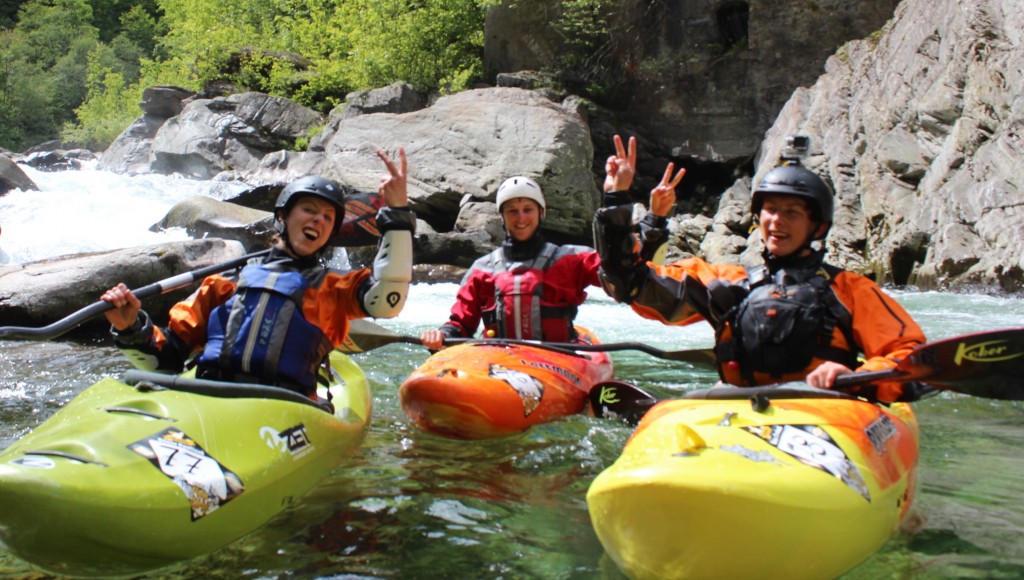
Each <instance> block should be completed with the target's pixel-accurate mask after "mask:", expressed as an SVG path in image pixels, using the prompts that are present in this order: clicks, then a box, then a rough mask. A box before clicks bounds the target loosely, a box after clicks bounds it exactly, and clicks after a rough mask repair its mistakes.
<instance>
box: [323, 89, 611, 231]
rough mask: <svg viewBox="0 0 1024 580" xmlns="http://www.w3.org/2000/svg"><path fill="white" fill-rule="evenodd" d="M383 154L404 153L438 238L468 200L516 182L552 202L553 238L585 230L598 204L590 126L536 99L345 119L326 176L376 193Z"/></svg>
mask: <svg viewBox="0 0 1024 580" xmlns="http://www.w3.org/2000/svg"><path fill="white" fill-rule="evenodd" d="M378 147H380V148H383V149H385V150H387V151H389V152H391V153H392V155H394V152H395V151H396V150H397V149H398V148H399V147H404V148H405V151H406V154H407V155H408V158H409V167H410V169H409V173H410V181H409V195H410V201H411V203H412V205H413V207H414V209H415V210H416V211H417V213H418V214H419V215H420V217H421V218H423V219H425V220H427V221H428V222H431V223H432V224H434V225H435V228H436V229H438V231H450V230H452V229H453V227H454V220H455V219H456V218H457V217H458V216H459V213H460V205H462V203H461V202H462V200H463V197H464V196H466V195H469V196H471V197H472V198H473V199H474V200H475V201H492V202H493V201H494V199H495V195H496V193H497V189H498V186H499V185H500V184H501V182H502V181H504V180H505V179H506V178H508V177H511V176H513V175H526V176H530V177H533V178H534V179H536V180H537V183H538V184H539V185H540V186H541V188H542V189H543V190H544V194H545V196H546V198H547V205H548V211H547V216H546V217H545V220H544V227H545V228H546V229H548V230H551V231H554V232H559V233H562V234H566V235H570V236H580V235H583V234H584V233H586V232H589V230H590V221H591V218H592V217H593V215H594V211H595V210H596V209H597V207H598V204H599V202H600V196H599V192H598V189H597V185H596V184H595V183H594V176H593V174H592V173H591V170H590V168H591V163H592V160H593V155H594V151H593V144H592V143H591V139H590V131H589V128H588V127H587V123H586V120H585V119H584V118H583V117H581V116H580V115H579V114H578V113H577V112H576V110H575V109H572V108H568V107H563V106H561V105H560V104H558V103H555V102H552V101H550V100H548V99H547V98H545V97H544V96H542V95H540V94H539V93H536V92H534V91H529V90H523V89H515V88H489V89H477V90H471V91H464V92H461V93H456V94H453V95H449V96H446V97H442V98H440V99H438V100H437V102H435V103H434V104H433V105H432V106H431V107H428V108H426V109H422V110H419V111H414V112H411V113H405V114H401V115H397V114H390V113H377V114H363V115H359V116H356V117H352V118H349V119H344V120H342V121H341V122H340V123H339V124H338V128H337V133H336V134H335V136H334V137H333V138H332V139H331V140H330V141H329V142H328V143H327V144H325V148H324V149H325V155H324V166H323V169H322V171H321V173H322V174H325V175H327V176H329V177H334V178H336V179H338V180H339V181H342V182H345V183H347V184H349V185H352V186H354V187H356V188H357V189H369V188H371V187H373V188H375V185H372V184H376V183H378V182H379V179H380V175H381V174H382V169H383V167H382V165H381V163H380V160H379V159H377V157H376V156H375V155H374V154H373V151H374V150H375V149H376V148H378Z"/></svg>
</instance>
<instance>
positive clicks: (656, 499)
mask: <svg viewBox="0 0 1024 580" xmlns="http://www.w3.org/2000/svg"><path fill="white" fill-rule="evenodd" d="M691 395H692V396H694V397H704V398H683V399H676V400H671V401H664V402H661V403H659V404H657V405H656V406H654V407H653V408H652V409H651V410H650V411H649V412H647V414H646V415H645V416H644V418H643V420H642V421H641V422H640V424H639V425H638V426H637V429H636V431H635V432H634V433H633V435H632V437H631V438H630V440H629V441H628V442H627V444H626V446H625V448H624V450H623V452H622V454H621V456H620V457H619V458H618V460H616V462H615V463H614V464H613V465H612V466H610V467H609V468H608V469H606V470H605V471H604V472H602V473H601V474H600V475H599V476H598V477H597V478H596V479H595V480H594V482H593V483H592V485H591V486H590V489H589V491H588V493H587V504H588V507H589V510H590V517H591V521H592V522H593V525H594V529H595V531H596V533H597V536H598V538H599V539H600V540H601V543H602V545H603V546H604V548H605V551H606V552H607V553H608V554H609V556H610V557H611V559H612V560H614V562H615V564H616V565H617V566H618V567H619V568H620V569H621V570H622V571H623V572H624V573H625V574H626V575H627V576H629V577H630V578H633V579H645V578H652V579H654V578H657V579H669V578H765V577H774V578H787V579H795V578H819V579H820V578H834V577H836V576H839V575H840V574H843V573H844V572H846V571H848V570H850V569H851V568H853V567H854V566H856V565H857V564H858V563H860V562H861V561H863V560H864V559H866V558H867V557H869V556H870V555H871V554H873V553H874V552H875V551H877V550H878V549H879V548H880V547H881V546H882V545H883V544H884V543H885V542H886V541H887V540H888V539H889V537H890V536H891V535H892V533H893V532H894V531H895V530H896V529H897V527H898V526H899V524H900V522H901V521H902V519H903V518H904V517H905V516H906V514H907V512H908V510H909V508H910V505H911V503H912V501H913V499H914V494H915V487H916V481H915V480H916V473H917V463H918V428H917V420H916V418H915V416H914V414H913V411H912V410H911V408H910V406H909V405H907V404H905V403H897V404H893V405H891V406H889V407H883V406H879V405H874V404H870V403H867V402H864V401H861V400H855V399H851V398H846V397H844V396H842V395H841V394H839V393H836V392H834V391H822V390H818V389H810V388H809V387H804V388H798V387H792V388H774V390H772V391H767V390H765V389H760V388H757V389H751V388H745V389H738V388H735V387H715V388H714V389H707V390H704V391H698V392H696V393H693V394H691ZM811 396H818V397H823V396H824V397H830V398H807V397H811Z"/></svg>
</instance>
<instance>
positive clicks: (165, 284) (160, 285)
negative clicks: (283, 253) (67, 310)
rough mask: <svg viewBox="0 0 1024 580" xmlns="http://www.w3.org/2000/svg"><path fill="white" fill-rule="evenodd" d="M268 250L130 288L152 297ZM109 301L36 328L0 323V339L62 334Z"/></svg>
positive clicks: (139, 295) (45, 337)
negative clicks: (2, 324)
mask: <svg viewBox="0 0 1024 580" xmlns="http://www.w3.org/2000/svg"><path fill="white" fill-rule="evenodd" d="M268 253H270V250H269V249H267V250H261V251H259V252H253V253H251V254H246V255H244V256H242V257H240V258H236V259H234V260H229V261H227V262H222V263H220V264H214V265H212V266H207V267H205V268H199V269H197V270H193V271H191V272H185V273H184V274H178V275H176V276H171V277H170V278H165V279H163V280H160V281H159V282H154V283H152V284H149V285H147V286H143V287H141V288H139V289H137V290H132V294H135V296H136V297H137V298H138V299H139V300H144V299H146V298H149V297H152V296H159V295H161V294H167V293H168V292H173V291H174V290H177V289H179V288H184V287H186V286H189V285H191V284H193V283H194V282H195V281H197V280H201V279H203V278H205V277H206V276H209V275H210V274H218V273H220V272H224V271H227V270H231V269H233V268H237V267H239V266H242V265H245V263H246V262H248V261H249V260H251V259H253V258H258V257H260V256H263V255H266V254H268ZM113 307H114V306H113V304H111V303H109V302H107V301H106V300H99V301H97V302H94V303H93V304H90V305H89V306H86V307H85V308H82V309H80V310H78V311H76V312H73V313H72V314H69V315H68V316H65V317H64V318H62V319H60V320H58V321H57V322H54V323H52V324H49V325H47V326H43V327H39V328H30V327H24V326H0V339H35V340H50V339H53V338H57V337H58V336H61V335H63V334H66V333H68V332H70V331H72V330H74V329H75V328H77V327H79V326H81V325H82V324H84V323H85V322H86V321H88V320H90V319H92V318H93V317H95V316H98V315H100V314H103V313H104V312H106V311H107V310H111V309H112V308H113Z"/></svg>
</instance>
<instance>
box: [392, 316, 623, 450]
mask: <svg viewBox="0 0 1024 580" xmlns="http://www.w3.org/2000/svg"><path fill="white" fill-rule="evenodd" d="M577 330H578V331H579V332H580V336H581V338H582V339H583V340H584V341H586V342H588V343H591V344H596V343H597V340H596V338H595V337H594V336H593V334H592V333H590V332H589V331H587V330H586V329H583V328H581V327H577ZM612 372H613V369H612V361H611V358H610V357H609V356H608V354H607V353H604V352H575V351H564V350H561V349H558V350H553V349H547V348H541V347H538V346H533V345H523V344H503V343H496V342H487V343H483V342H470V343H464V344H459V345H456V346H452V347H449V348H446V349H444V350H441V351H438V352H437V353H434V354H433V355H431V356H430V358H428V359H427V360H426V361H425V362H424V363H423V364H422V365H421V366H420V367H419V368H417V369H416V370H415V371H414V372H413V373H412V374H411V375H409V377H408V378H407V379H406V380H405V381H404V382H403V383H402V385H401V387H400V388H399V400H400V402H401V406H402V409H403V411H404V412H405V414H406V415H407V416H408V417H409V418H410V419H411V420H412V422H413V423H414V424H415V425H416V426H417V427H418V428H420V429H422V430H424V431H428V432H431V433H435V434H439V435H445V436H448V437H455V438H462V439H487V438H496V437H505V436H508V435H513V434H516V433H520V432H522V431H525V430H526V429H529V428H530V427H531V426H533V425H538V424H541V423H547V422H549V421H553V420H555V419H558V418H560V417H564V416H567V415H573V414H576V413H579V412H580V411H582V410H583V408H584V405H585V403H586V401H587V394H588V393H589V392H590V389H591V387H593V386H594V385H595V384H596V383H598V382H601V381H605V380H608V379H610V378H611V376H612Z"/></svg>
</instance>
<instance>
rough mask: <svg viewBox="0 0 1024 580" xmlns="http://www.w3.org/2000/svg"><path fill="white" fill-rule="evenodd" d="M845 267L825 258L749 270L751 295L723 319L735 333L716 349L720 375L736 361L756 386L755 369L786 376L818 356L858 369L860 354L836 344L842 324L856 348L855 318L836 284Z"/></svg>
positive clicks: (806, 365)
mask: <svg viewBox="0 0 1024 580" xmlns="http://www.w3.org/2000/svg"><path fill="white" fill-rule="evenodd" d="M841 271H842V270H840V269H839V268H836V267H834V266H830V265H827V264H823V263H821V262H820V261H819V262H818V263H817V265H816V266H813V267H809V268H781V269H778V270H777V271H775V272H774V274H773V273H771V272H769V269H768V268H767V267H766V266H757V267H754V268H748V269H747V277H748V281H749V294H747V296H746V298H744V299H743V300H742V302H740V303H739V305H738V306H737V307H735V308H732V309H731V311H730V312H728V313H727V315H726V316H725V318H724V320H723V321H724V322H728V323H729V326H730V327H731V329H732V337H731V339H729V340H726V341H724V342H721V343H719V344H718V345H717V346H716V347H715V353H716V355H717V358H718V361H719V365H720V366H719V372H720V374H721V365H725V364H728V363H730V362H735V363H737V364H738V365H739V369H740V373H741V375H742V376H743V378H744V379H745V380H746V381H747V382H748V383H750V384H754V375H753V373H754V372H761V373H767V374H768V375H770V376H771V377H773V378H780V377H781V376H782V375H783V374H787V373H796V372H800V371H802V370H805V369H806V368H807V367H808V366H809V365H810V363H811V360H812V359H814V358H818V359H822V360H830V361H835V362H838V363H840V364H843V365H845V366H847V367H850V368H856V366H857V355H858V352H857V351H856V350H849V349H846V348H839V347H837V346H835V345H833V344H832V338H833V335H834V331H835V329H836V328H837V327H838V328H839V329H840V331H841V332H842V333H843V336H844V337H845V338H846V342H847V344H849V345H850V347H851V348H852V349H856V342H855V341H854V337H853V320H852V316H851V315H850V312H849V311H848V310H847V309H846V307H844V306H843V305H842V303H840V302H839V299H838V298H837V297H836V295H835V292H833V291H832V288H831V283H832V280H833V278H834V277H835V276H836V274H838V273H839V272H841ZM722 329H724V326H719V328H718V331H719V333H720V332H721V330H722Z"/></svg>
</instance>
